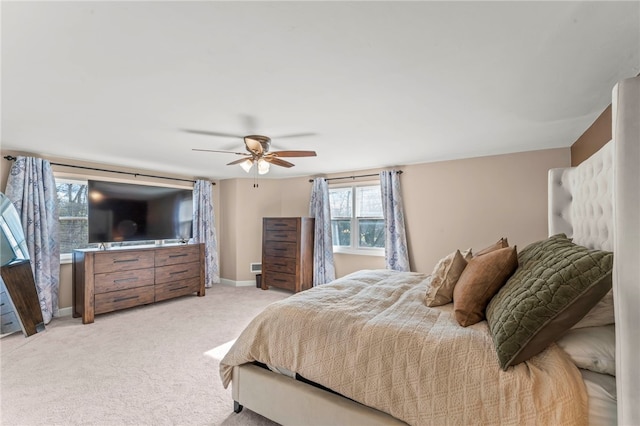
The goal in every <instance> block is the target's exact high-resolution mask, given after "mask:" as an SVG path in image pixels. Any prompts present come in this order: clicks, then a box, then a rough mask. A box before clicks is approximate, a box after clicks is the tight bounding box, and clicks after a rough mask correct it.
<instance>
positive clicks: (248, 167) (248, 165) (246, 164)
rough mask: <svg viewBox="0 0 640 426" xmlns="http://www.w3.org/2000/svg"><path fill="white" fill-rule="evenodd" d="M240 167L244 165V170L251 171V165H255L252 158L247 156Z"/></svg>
mask: <svg viewBox="0 0 640 426" xmlns="http://www.w3.org/2000/svg"><path fill="white" fill-rule="evenodd" d="M240 167H242V170H244V171H245V172H247V173H249V172H250V171H251V167H253V160H252V159H250V158H247V159H246V160H244V161H243V162H242V163H240Z"/></svg>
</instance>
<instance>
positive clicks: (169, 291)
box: [156, 277, 200, 302]
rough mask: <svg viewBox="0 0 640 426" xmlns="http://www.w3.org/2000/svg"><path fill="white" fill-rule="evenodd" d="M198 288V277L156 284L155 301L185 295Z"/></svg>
mask: <svg viewBox="0 0 640 426" xmlns="http://www.w3.org/2000/svg"><path fill="white" fill-rule="evenodd" d="M199 290H200V277H195V278H189V279H186V280H180V281H173V282H170V283H163V284H158V285H156V302H159V301H161V300H166V299H171V298H173V297H178V296H185V295H188V294H191V293H194V292H196V291H199Z"/></svg>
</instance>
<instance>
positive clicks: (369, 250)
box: [329, 180, 385, 256]
mask: <svg viewBox="0 0 640 426" xmlns="http://www.w3.org/2000/svg"><path fill="white" fill-rule="evenodd" d="M365 186H377V187H378V188H380V181H379V180H369V181H361V182H356V183H353V182H350V183H336V184H331V188H329V192H331V190H332V189H339V188H351V197H352V199H351V218H350V220H351V230H352V232H351V244H350V245H349V246H337V245H335V244H333V253H342V254H355V255H360V256H384V255H385V247H360V246H359V244H357V243H358V239H357V235H358V233H357V232H353V230H354V229H359V220H360V219H382V220H384V215H381V216H380V217H361V218H359V217H358V216H357V215H356V212H357V210H358V207H357V204H356V203H357V197H356V192H357V190H356V188H357V187H365ZM381 197H382V195H381ZM334 219H337V218H334V217H331V220H332V221H333V220H334ZM340 219H342V218H340ZM344 219H346V217H345V218H344ZM332 232H333V231H332ZM354 243H356V245H354Z"/></svg>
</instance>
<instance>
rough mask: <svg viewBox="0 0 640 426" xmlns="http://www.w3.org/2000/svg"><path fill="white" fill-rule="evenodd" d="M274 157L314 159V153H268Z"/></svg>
mask: <svg viewBox="0 0 640 426" xmlns="http://www.w3.org/2000/svg"><path fill="white" fill-rule="evenodd" d="M269 155H273V156H274V157H315V156H316V152H315V151H274V152H271V153H269Z"/></svg>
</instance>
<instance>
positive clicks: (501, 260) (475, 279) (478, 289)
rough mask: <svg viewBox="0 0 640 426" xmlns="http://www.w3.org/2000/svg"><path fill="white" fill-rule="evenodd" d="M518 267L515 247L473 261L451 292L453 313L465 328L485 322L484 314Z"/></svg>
mask: <svg viewBox="0 0 640 426" xmlns="http://www.w3.org/2000/svg"><path fill="white" fill-rule="evenodd" d="M517 267H518V254H517V251H516V247H506V248H502V249H499V250H494V251H492V252H489V253H486V254H484V255H482V256H475V257H473V258H472V259H471V260H470V261H469V262H468V264H467V267H466V268H465V269H464V271H462V275H460V279H459V280H458V283H457V284H456V286H455V288H454V290H453V310H454V312H455V315H456V320H458V323H459V324H460V325H461V326H463V327H467V326H470V325H473V324H475V323H478V322H480V321H482V320H483V319H485V314H484V311H485V309H486V308H487V305H488V304H489V302H490V301H491V298H492V297H493V296H494V295H495V294H496V293H497V292H498V290H500V287H502V286H503V285H504V284H505V283H506V282H507V279H508V278H509V277H510V276H511V275H512V274H513V272H514V271H515V270H516V268H517Z"/></svg>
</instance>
